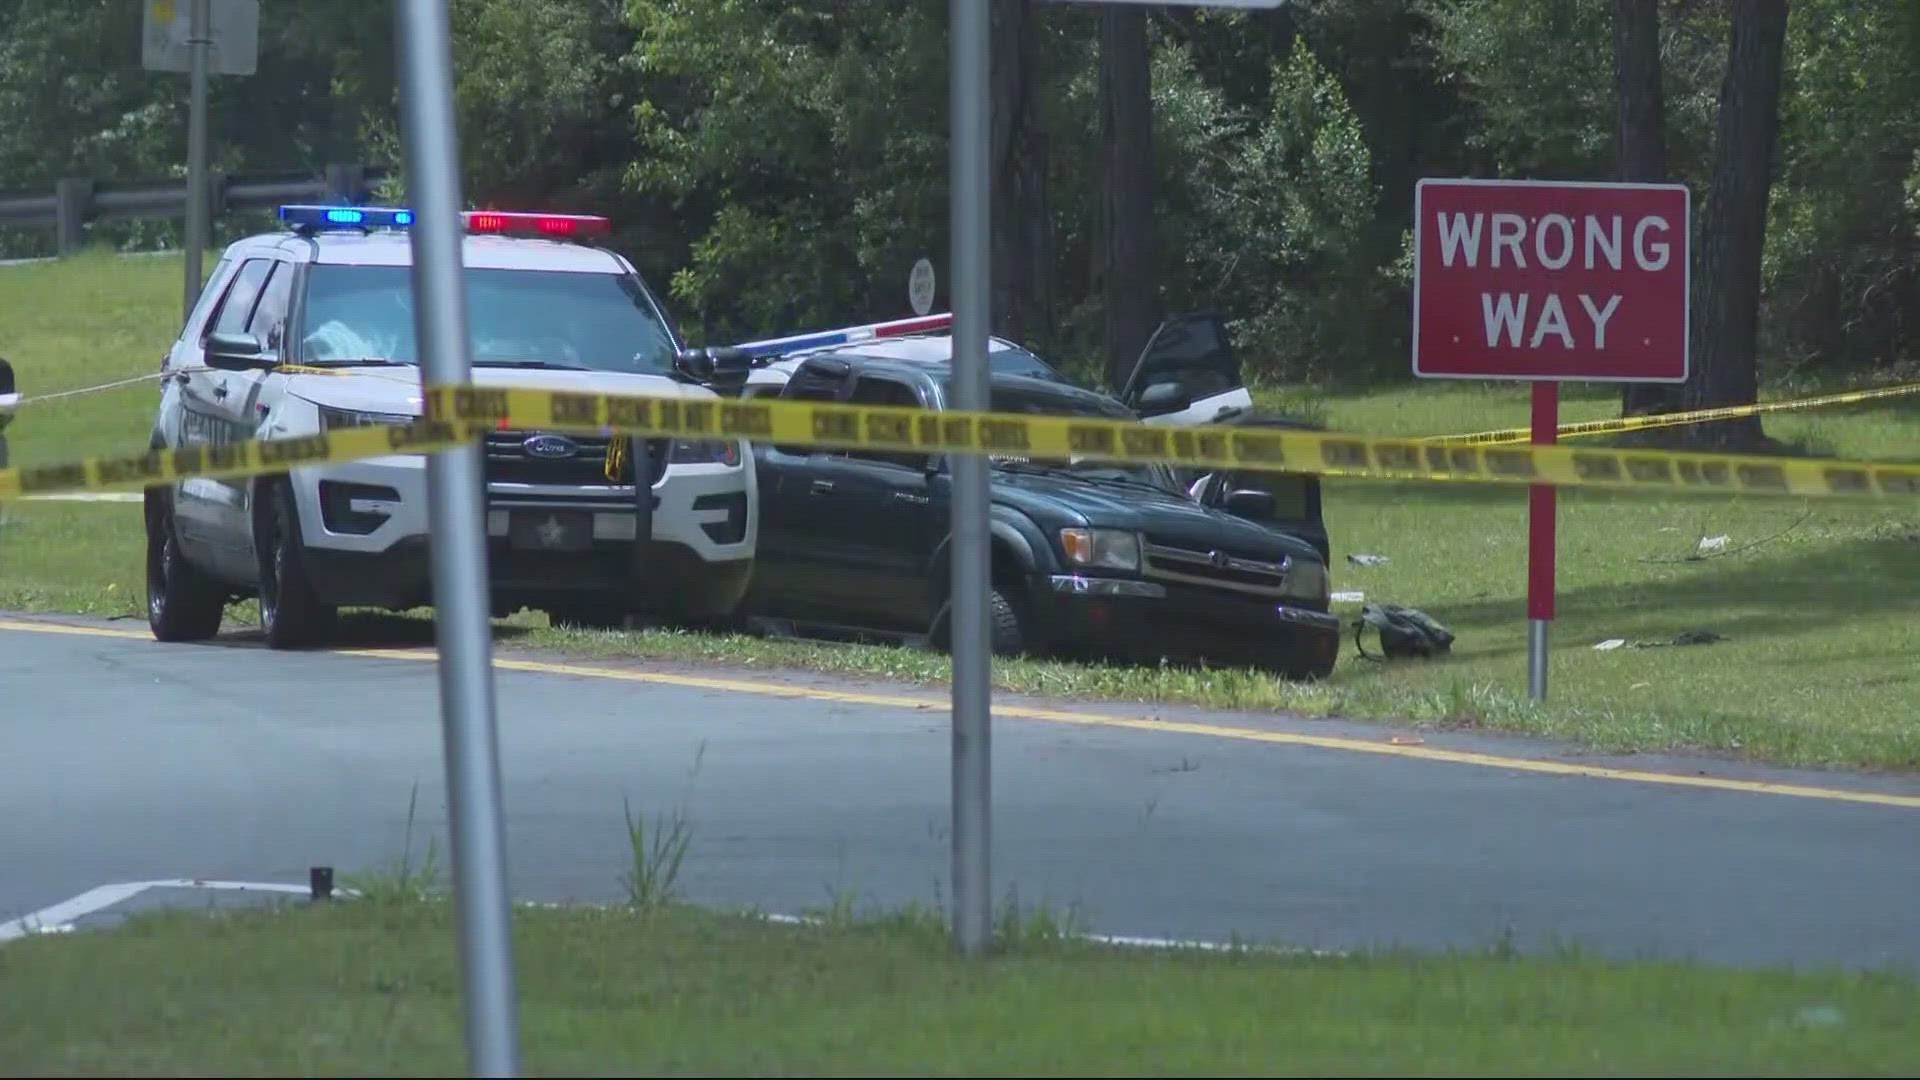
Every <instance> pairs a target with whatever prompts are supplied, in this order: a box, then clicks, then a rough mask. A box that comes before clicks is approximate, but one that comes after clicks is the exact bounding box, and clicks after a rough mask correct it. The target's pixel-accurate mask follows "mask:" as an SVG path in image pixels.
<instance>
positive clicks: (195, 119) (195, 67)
mask: <svg viewBox="0 0 1920 1080" xmlns="http://www.w3.org/2000/svg"><path fill="white" fill-rule="evenodd" d="M211 2H212V0H191V3H190V6H189V7H188V9H187V54H188V58H189V59H188V74H187V237H186V239H187V267H186V304H185V306H184V307H182V308H181V309H180V320H181V322H183V323H184V322H185V321H186V319H187V316H189V315H192V314H193V305H194V302H195V301H196V300H198V299H199V298H200V282H201V279H200V248H201V246H202V245H203V244H204V243H205V242H206V237H207V46H209V45H210V44H212V42H213V27H212V21H213V20H212V17H211V15H210V13H209V11H208V5H209V4H210V3H211Z"/></svg>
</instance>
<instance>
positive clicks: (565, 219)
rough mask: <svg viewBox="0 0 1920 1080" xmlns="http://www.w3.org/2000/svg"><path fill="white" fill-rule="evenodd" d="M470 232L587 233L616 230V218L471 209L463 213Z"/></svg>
mask: <svg viewBox="0 0 1920 1080" xmlns="http://www.w3.org/2000/svg"><path fill="white" fill-rule="evenodd" d="M460 217H461V219H462V220H463V221H465V222H466V226H467V231H468V232H470V233H531V234H534V235H537V236H587V235H589V234H600V233H606V232H611V231H612V230H613V220H612V219H611V218H604V217H600V216H598V215H594V214H522V213H512V212H508V211H504V210H469V211H467V212H466V213H464V214H461V215H460Z"/></svg>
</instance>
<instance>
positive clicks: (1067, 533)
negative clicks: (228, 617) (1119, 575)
mask: <svg viewBox="0 0 1920 1080" xmlns="http://www.w3.org/2000/svg"><path fill="white" fill-rule="evenodd" d="M1060 550H1061V551H1063V552H1065V553H1066V556H1067V561H1068V562H1070V563H1072V564H1074V565H1075V566H1096V567H1101V568H1104V569H1107V570H1136V571H1137V570H1139V569H1140V537H1139V535H1138V534H1136V533H1130V532H1126V531H1125V530H1122V529H1061V530H1060Z"/></svg>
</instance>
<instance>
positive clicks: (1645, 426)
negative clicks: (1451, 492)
mask: <svg viewBox="0 0 1920 1080" xmlns="http://www.w3.org/2000/svg"><path fill="white" fill-rule="evenodd" d="M1916 393H1920V383H1908V384H1906V385H1904V386H1885V387H1880V388H1879V389H1875V390H1849V391H1847V392H1846V393H1843V394H1828V395H1826V396H1824V397H1811V398H1801V399H1799V400H1797V401H1768V402H1762V403H1759V404H1754V405H1728V406H1724V407H1722V408H1718V409H1694V410H1692V411H1691V412H1673V413H1651V414H1648V415H1646V416H1621V417H1616V418H1614V419H1612V420H1587V421H1582V422H1580V423H1576V424H1561V425H1559V426H1558V427H1556V428H1555V429H1554V430H1555V432H1556V433H1557V434H1558V437H1559V438H1562V439H1567V438H1579V437H1580V436H1582V435H1611V434H1614V433H1615V432H1622V431H1647V430H1650V429H1653V428H1668V427H1685V426H1686V425H1688V424H1704V423H1710V422H1712V421H1715V420H1739V419H1742V418H1744V417H1748V416H1761V415H1764V414H1767V413H1777V412H1793V411H1796V410H1800V409H1822V408H1826V407H1827V406H1829V405H1852V404H1854V403H1856V402H1861V401H1877V400H1880V399H1883V398H1892V397H1905V396H1906V395H1908V394H1916ZM1532 439H1533V429H1532V428H1530V427H1517V428H1501V429H1499V430H1497V431H1476V432H1474V433H1472V434H1470V435H1429V436H1427V437H1426V438H1425V439H1423V440H1421V441H1422V442H1430V443H1439V442H1443V443H1454V444H1464V445H1469V446H1499V445H1504V444H1508V443H1524V442H1530V441H1532Z"/></svg>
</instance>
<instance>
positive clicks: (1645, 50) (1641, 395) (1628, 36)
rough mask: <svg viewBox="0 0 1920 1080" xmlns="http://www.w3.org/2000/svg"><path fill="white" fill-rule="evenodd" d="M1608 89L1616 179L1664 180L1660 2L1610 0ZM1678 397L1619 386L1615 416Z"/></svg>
mask: <svg viewBox="0 0 1920 1080" xmlns="http://www.w3.org/2000/svg"><path fill="white" fill-rule="evenodd" d="M1613 87H1614V106H1615V110H1614V115H1615V120H1616V123H1615V131H1616V136H1617V140H1618V146H1617V155H1618V156H1617V161H1618V169H1619V175H1620V179H1621V180H1625V181H1629V182H1634V183H1643V184H1648V183H1660V182H1662V181H1664V180H1666V178H1667V133H1666V123H1667V110H1666V99H1665V95H1664V94H1663V93H1662V85H1661V78H1660V0H1614V3H1613ZM1677 400H1678V395H1677V394H1675V393H1673V392H1672V390H1671V389H1670V388H1669V387H1666V386H1663V385H1659V384H1635V383H1627V384H1625V385H1623V386H1622V387H1621V388H1620V415H1622V416H1635V415H1639V414H1643V413H1650V412H1664V411H1671V409H1672V408H1673V407H1674V403H1675V402H1676V401H1677Z"/></svg>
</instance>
